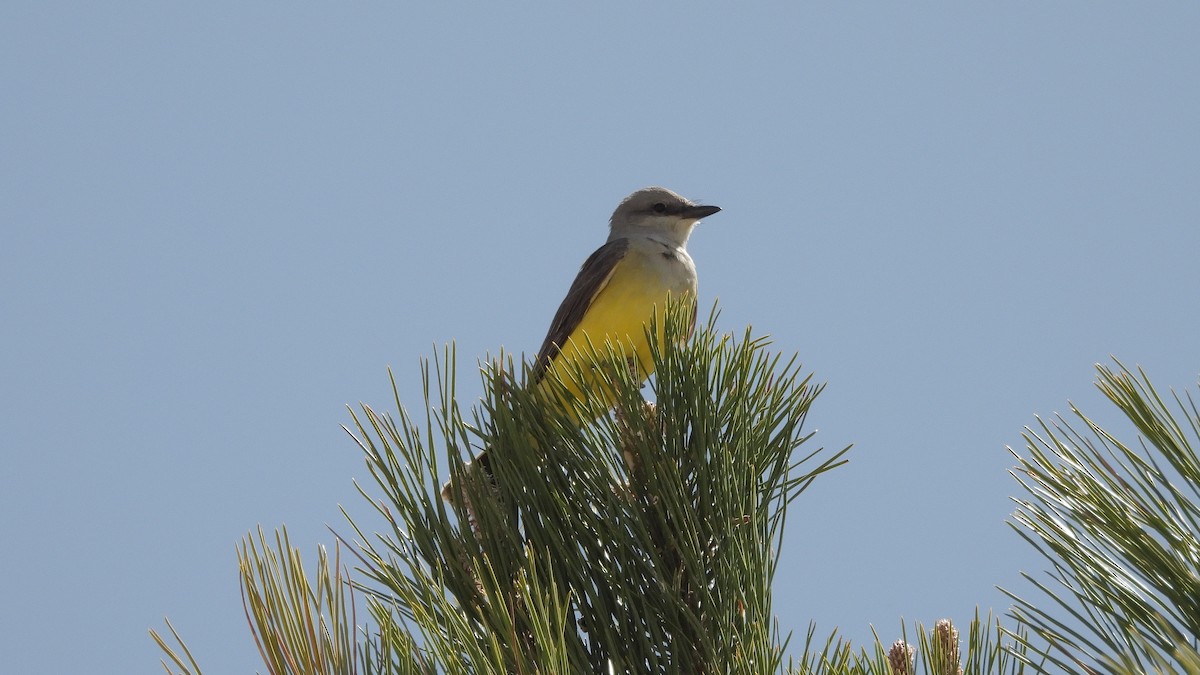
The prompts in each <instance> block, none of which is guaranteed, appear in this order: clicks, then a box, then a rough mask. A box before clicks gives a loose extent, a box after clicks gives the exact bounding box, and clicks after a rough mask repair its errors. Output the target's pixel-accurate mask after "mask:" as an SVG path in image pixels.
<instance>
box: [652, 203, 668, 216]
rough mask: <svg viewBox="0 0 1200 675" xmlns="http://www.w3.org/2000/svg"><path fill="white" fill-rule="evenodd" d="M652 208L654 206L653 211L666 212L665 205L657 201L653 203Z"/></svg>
mask: <svg viewBox="0 0 1200 675" xmlns="http://www.w3.org/2000/svg"><path fill="white" fill-rule="evenodd" d="M653 208H654V212H655V213H666V212H667V205H666V204H664V203H662V202H658V203H657V204H655V205H654V206H653Z"/></svg>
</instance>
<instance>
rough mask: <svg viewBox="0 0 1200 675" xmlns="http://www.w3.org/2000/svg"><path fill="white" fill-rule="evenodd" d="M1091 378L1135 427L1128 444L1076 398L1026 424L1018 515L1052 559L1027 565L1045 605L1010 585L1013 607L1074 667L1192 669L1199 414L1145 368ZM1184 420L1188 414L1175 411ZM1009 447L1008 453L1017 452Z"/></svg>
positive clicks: (1067, 667) (1196, 628) (1197, 606)
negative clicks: (1159, 387)
mask: <svg viewBox="0 0 1200 675" xmlns="http://www.w3.org/2000/svg"><path fill="white" fill-rule="evenodd" d="M1097 368H1098V370H1099V381H1098V382H1097V386H1098V387H1099V388H1100V390H1101V391H1102V392H1103V393H1104V394H1105V396H1107V397H1108V399H1109V400H1110V401H1111V402H1112V403H1113V404H1114V405H1116V406H1117V408H1118V409H1119V410H1120V411H1121V412H1122V413H1123V414H1124V415H1125V416H1126V418H1128V419H1129V421H1130V422H1132V424H1133V425H1134V427H1135V428H1136V429H1137V431H1138V436H1139V437H1138V443H1136V444H1127V443H1125V442H1123V441H1121V440H1119V439H1118V438H1116V436H1115V435H1113V434H1111V433H1109V432H1107V431H1105V430H1104V429H1103V428H1102V427H1101V426H1100V425H1099V424H1098V423H1097V422H1096V421H1094V420H1093V419H1092V418H1090V417H1088V416H1086V415H1084V414H1083V413H1082V412H1081V411H1079V410H1078V409H1077V408H1075V407H1074V406H1073V405H1072V406H1071V412H1072V415H1073V416H1074V417H1075V419H1076V421H1077V423H1078V424H1080V425H1081V426H1082V427H1083V428H1084V429H1085V430H1086V431H1085V432H1079V431H1077V430H1076V429H1075V428H1073V427H1072V426H1071V424H1070V423H1069V422H1068V421H1067V420H1066V419H1064V418H1062V417H1058V418H1056V419H1055V420H1053V421H1049V422H1048V421H1044V420H1039V426H1038V427H1037V429H1027V431H1026V435H1025V440H1026V450H1027V452H1028V455H1029V456H1028V457H1024V458H1022V457H1020V456H1018V460H1019V462H1020V465H1019V466H1018V468H1017V469H1016V471H1015V472H1014V474H1013V475H1014V477H1016V478H1017V480H1018V482H1020V484H1021V485H1022V487H1023V488H1024V489H1025V490H1026V491H1027V492H1028V493H1029V496H1028V497H1027V498H1026V499H1024V500H1017V504H1018V508H1017V511H1016V512H1015V514H1014V516H1013V517H1014V520H1015V522H1014V523H1013V527H1014V528H1015V529H1017V531H1018V532H1020V533H1021V534H1022V536H1023V537H1024V538H1025V539H1026V540H1027V541H1029V542H1030V543H1031V544H1032V545H1033V546H1034V547H1035V548H1036V549H1037V550H1038V551H1039V552H1040V553H1041V554H1042V555H1043V556H1045V557H1046V559H1047V560H1048V561H1049V562H1050V563H1051V565H1052V566H1053V570H1054V571H1053V572H1051V573H1050V579H1051V583H1042V582H1040V581H1038V580H1037V579H1035V578H1034V577H1032V576H1030V575H1026V578H1027V579H1029V580H1030V581H1031V582H1033V583H1034V586H1035V588H1036V589H1037V590H1038V591H1039V594H1040V595H1042V596H1044V597H1045V598H1046V599H1047V600H1049V604H1048V607H1047V608H1041V607H1039V606H1037V605H1036V604H1035V603H1034V602H1033V601H1032V600H1029V599H1025V598H1021V597H1018V596H1017V595H1015V594H1013V593H1012V592H1010V591H1006V593H1008V594H1009V595H1010V596H1011V597H1012V598H1013V600H1014V601H1015V602H1016V606H1015V608H1014V610H1013V615H1014V617H1015V618H1017V619H1018V620H1019V621H1020V622H1021V623H1022V624H1024V625H1026V626H1028V627H1029V628H1030V630H1031V631H1032V632H1033V633H1034V634H1036V635H1038V636H1040V637H1041V638H1042V639H1044V640H1045V641H1046V642H1047V643H1048V645H1049V646H1046V647H1041V648H1039V649H1038V650H1037V651H1038V652H1039V653H1041V654H1042V655H1043V656H1044V657H1045V658H1046V659H1047V660H1048V661H1050V662H1051V663H1053V664H1055V665H1056V666H1057V667H1059V668H1061V669H1062V670H1063V671H1065V672H1069V673H1097V672H1130V671H1137V672H1193V671H1189V670H1188V669H1189V668H1192V667H1193V665H1192V664H1194V663H1195V662H1196V660H1197V653H1196V645H1197V639H1198V638H1200V528H1198V527H1197V524H1198V523H1200V458H1198V457H1197V454H1196V450H1197V448H1200V444H1198V440H1200V415H1198V414H1197V409H1196V406H1195V404H1194V402H1193V401H1192V398H1191V396H1190V394H1189V395H1187V396H1186V397H1184V398H1181V397H1179V396H1178V395H1176V396H1175V397H1174V403H1175V407H1174V408H1172V407H1171V406H1170V405H1168V404H1167V403H1166V402H1165V401H1164V400H1163V399H1162V397H1160V396H1159V394H1158V393H1157V391H1155V389H1154V387H1153V385H1152V384H1151V382H1150V380H1149V378H1148V377H1146V375H1145V373H1143V372H1141V371H1138V373H1136V374H1135V373H1133V372H1132V371H1130V370H1128V369H1127V368H1125V367H1124V366H1123V365H1121V364H1120V363H1117V369H1116V370H1112V369H1109V368H1106V367H1104V366H1098V367H1097ZM1180 420H1183V421H1184V422H1183V423H1181V422H1180ZM1014 454H1015V453H1014Z"/></svg>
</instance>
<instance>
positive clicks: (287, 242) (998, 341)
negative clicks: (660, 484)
mask: <svg viewBox="0 0 1200 675" xmlns="http://www.w3.org/2000/svg"><path fill="white" fill-rule="evenodd" d="M414 5H415V3H414ZM1197 34H1200V7H1198V6H1197V5H1195V4H1190V3H1163V4H1154V5H1150V6H1147V5H1134V4H1129V3H1125V4H1120V5H1118V4H1097V3H1080V2H1064V3H1036V2H1016V3H1002V4H996V3H991V4H983V3H971V4H966V3H950V2H927V3H920V4H918V5H915V6H914V5H911V4H909V3H906V4H905V6H901V5H899V4H883V5H880V4H865V3H822V4H804V5H801V4H799V3H774V4H772V3H761V4H758V5H757V6H754V7H749V8H748V7H744V6H740V7H738V8H733V7H731V6H728V5H717V4H710V5H706V6H696V5H693V4H684V3H669V4H661V5H657V6H654V7H645V6H642V5H640V4H636V5H635V4H632V3H606V4H605V5H604V6H603V7H587V8H579V7H564V6H541V7H536V6H524V7H511V6H510V7H502V6H489V7H480V8H474V9H465V8H463V7H449V6H446V7H443V6H440V5H436V6H435V5H428V6H411V7H408V6H400V5H399V4H397V5H395V6H386V7H378V6H364V5H356V6H353V7H349V6H338V7H333V6H316V5H311V4H308V5H295V4H284V3H253V4H251V3H203V4H202V5H194V6H193V5H186V4H180V3H166V4H164V3H106V4H105V5H104V6H101V5H98V4H84V3H55V2H36V3H33V2H9V3H5V4H4V5H3V7H0V84H2V87H3V90H4V92H5V96H4V101H3V103H2V104H0V224H2V225H3V240H2V241H3V245H2V246H0V314H2V316H3V321H2V322H0V342H2V344H3V345H4V349H3V350H0V382H3V385H2V386H0V452H2V455H0V456H2V458H3V470H0V540H2V541H3V545H4V550H5V553H4V555H3V561H2V562H0V569H2V571H3V575H4V577H5V579H6V580H8V591H7V593H6V599H5V603H4V604H5V606H6V607H7V608H8V611H6V612H4V613H3V616H0V652H2V653H4V655H5V662H6V666H7V667H8V668H11V669H12V672H23V673H37V672H60V671H61V670H63V668H64V663H76V664H78V663H81V662H82V663H87V664H88V665H89V670H93V671H95V672H129V673H133V672H145V673H150V672H160V671H159V670H158V666H157V660H158V653H157V649H156V647H155V646H154V645H153V644H152V642H151V641H150V640H149V638H148V637H147V636H146V629H147V628H148V627H160V626H161V625H162V623H161V620H162V617H163V616H169V617H171V619H172V621H173V622H174V623H175V624H176V626H177V627H178V628H179V629H180V630H181V631H182V633H183V634H184V635H185V637H187V638H188V640H189V642H190V644H191V646H192V648H193V649H194V650H195V653H196V654H197V656H198V658H199V659H200V661H201V664H202V665H205V666H206V668H207V669H209V672H213V673H221V672H249V671H252V670H256V669H261V667H260V664H259V662H258V660H257V656H256V654H255V652H254V647H253V645H252V643H251V640H250V638H249V634H248V632H247V629H246V626H245V623H244V618H243V615H242V608H241V601H240V597H239V593H238V586H237V574H236V565H235V558H234V547H235V545H236V543H237V542H238V540H239V539H240V537H241V536H243V534H245V533H246V532H247V531H248V530H250V529H252V528H254V527H255V526H256V525H258V524H260V523H261V524H263V525H264V526H266V527H268V528H270V527H275V526H277V525H280V524H287V525H288V527H289V528H290V530H291V533H292V541H293V543H296V544H298V545H301V546H303V547H305V548H306V550H307V552H308V555H309V557H310V558H312V559H315V547H316V545H317V544H318V543H324V544H330V543H331V542H332V536H331V535H330V534H329V533H328V531H327V530H326V529H325V525H326V524H327V523H328V524H330V525H332V526H334V527H335V528H339V529H343V530H344V529H345V528H344V521H343V519H342V516H341V515H340V513H339V504H341V505H344V506H345V507H346V508H347V509H348V510H349V511H350V512H351V513H352V514H362V515H363V516H364V517H365V516H367V515H368V514H369V507H368V506H367V505H366V504H365V503H364V502H363V501H362V499H361V497H359V496H358V494H357V493H356V491H355V489H354V487H353V484H352V480H353V479H359V480H360V481H361V480H364V479H369V477H368V476H367V473H366V471H365V469H364V466H363V462H362V460H361V458H360V457H359V455H358V452H357V449H356V448H355V446H353V444H352V443H351V442H350V440H349V439H348V438H347V437H346V436H345V435H344V432H342V431H341V429H340V428H339V425H340V424H342V423H345V422H347V421H348V415H347V414H346V412H345V409H344V406H345V405H346V404H354V403H356V402H358V401H365V402H368V403H372V404H375V405H378V406H379V407H386V406H387V404H388V401H389V394H390V390H389V383H388V380H387V373H386V367H387V366H388V365H391V366H393V367H394V368H395V370H396V372H397V374H398V376H399V382H400V386H401V392H400V393H401V397H402V399H403V400H404V401H405V402H406V404H407V405H408V406H409V407H410V408H419V406H420V401H421V397H420V388H419V384H420V382H419V378H418V365H419V360H420V359H421V358H422V357H426V356H429V355H431V354H432V353H433V350H434V346H435V345H440V344H442V343H444V342H447V341H450V340H454V341H456V344H457V347H458V353H459V355H460V359H461V363H460V366H461V368H462V371H463V373H464V375H463V377H462V387H461V391H462V393H463V395H464V397H465V398H468V400H469V399H471V398H474V397H475V396H477V395H478V392H479V384H478V380H477V378H476V377H474V375H473V371H474V364H475V362H476V360H477V359H482V358H486V356H487V355H488V354H489V353H492V354H494V353H496V352H497V351H498V350H499V349H501V348H505V349H508V350H514V351H518V352H519V351H526V352H532V351H534V350H536V349H537V347H538V346H539V345H540V343H541V340H542V337H543V335H544V333H545V330H546V327H547V325H548V322H549V319H550V317H551V315H552V314H553V312H554V309H555V308H556V306H557V303H558V301H559V300H560V299H561V297H562V295H563V294H564V293H565V291H566V288H567V286H568V284H569V283H570V281H571V278H572V277H573V275H574V273H575V271H576V270H577V268H578V266H579V264H580V263H581V262H582V261H583V259H584V258H585V257H586V256H587V254H588V253H590V252H591V250H592V249H593V248H595V247H596V246H597V245H598V244H599V243H600V242H601V241H602V239H603V237H604V235H605V223H606V219H607V217H608V215H609V214H610V213H611V211H612V208H613V207H614V206H615V205H616V203H617V201H618V200H619V199H620V198H622V197H623V196H625V195H626V194H627V193H629V192H630V191H632V190H634V189H636V188H638V187H642V186H644V185H651V184H660V185H665V186H667V187H670V188H672V189H675V190H677V191H679V192H681V193H683V194H685V195H687V196H689V197H692V198H695V199H700V200H704V201H706V202H707V203H713V204H718V205H720V206H722V207H723V208H724V211H723V212H722V213H720V214H719V215H717V216H714V217H713V218H710V219H708V220H706V221H705V222H704V223H702V224H701V226H700V227H699V229H698V230H697V232H696V233H695V234H694V235H693V237H692V241H691V244H690V250H691V252H692V255H693V257H694V258H695V259H696V262H697V265H698V267H699V270H700V290H701V304H702V305H707V304H708V303H711V302H712V301H713V300H714V299H719V300H720V303H721V306H722V309H723V314H722V319H721V324H722V326H723V327H725V328H726V329H728V330H730V331H733V332H737V333H740V332H741V331H742V330H743V329H744V328H745V326H747V325H753V327H754V329H755V331H756V332H759V333H768V334H770V335H772V336H774V338H775V340H776V348H777V349H779V350H781V351H784V352H787V353H789V354H790V353H792V352H796V353H799V355H800V359H801V361H802V362H803V363H804V364H805V367H806V368H807V369H809V370H810V371H812V372H814V373H815V374H816V377H817V379H818V380H821V381H826V382H828V389H827V390H826V391H825V393H824V394H823V395H822V396H821V398H820V399H818V401H817V404H816V405H815V407H814V409H813V411H812V414H811V416H810V418H809V422H810V424H811V425H812V427H813V428H816V429H818V430H819V433H818V435H817V437H816V439H815V440H816V441H818V442H820V443H821V444H823V445H825V446H826V447H829V448H840V447H842V446H844V445H846V444H849V443H854V444H855V449H854V450H853V451H852V454H851V463H850V464H849V465H848V466H846V467H843V468H841V469H839V470H837V471H836V472H834V473H832V474H830V475H828V476H826V477H824V478H822V479H821V480H820V481H818V482H817V484H816V485H815V486H814V487H813V488H812V489H811V491H810V492H808V493H806V494H805V495H804V496H803V497H802V498H801V499H800V500H798V501H797V502H796V511H795V514H796V515H795V516H793V517H792V518H790V519H789V527H790V529H789V531H788V533H787V539H786V546H785V550H784V552H783V555H784V566H783V571H782V573H781V576H780V578H779V579H778V580H777V583H776V603H777V609H778V612H779V615H780V620H781V624H782V626H783V627H784V628H785V629H789V628H790V629H795V630H797V631H798V632H801V633H802V632H803V631H804V630H805V628H806V626H807V625H808V622H809V621H810V620H813V621H816V622H817V624H818V632H819V633H822V634H824V633H826V632H827V631H828V630H830V629H832V628H833V627H835V626H837V627H840V629H841V631H842V632H844V634H846V635H847V636H849V637H851V638H854V639H856V640H865V639H868V638H869V636H870V634H871V633H870V626H871V625H874V626H875V627H876V628H877V630H879V632H880V634H881V636H882V637H884V638H885V639H888V640H890V639H893V638H894V637H896V636H897V633H898V626H899V619H900V617H901V616H904V617H906V618H909V619H915V620H920V621H923V622H926V623H932V622H933V621H934V620H936V619H938V618H941V617H944V616H948V617H951V618H954V619H955V620H957V621H958V622H959V623H960V625H965V622H966V621H967V619H968V618H969V617H970V616H971V615H972V614H973V613H974V611H975V608H976V606H977V605H978V606H980V607H981V608H982V609H983V610H984V611H985V612H986V610H987V609H989V608H992V609H995V610H996V611H998V612H1003V611H1005V610H1006V609H1007V607H1008V603H1007V602H1006V601H1005V598H1004V597H1003V596H1002V595H1001V594H1000V593H999V592H998V591H997V590H995V586H996V585H1004V586H1008V587H1011V588H1014V589H1016V590H1018V591H1028V586H1026V585H1023V584H1022V583H1021V581H1020V578H1019V573H1020V571H1022V570H1027V571H1038V570H1041V569H1043V568H1044V564H1043V563H1042V562H1041V561H1040V560H1039V559H1038V558H1037V557H1036V556H1035V554H1034V553H1033V552H1032V550H1031V549H1030V548H1029V547H1028V546H1027V545H1025V544H1024V543H1023V542H1022V541H1021V540H1020V539H1019V538H1018V537H1017V536H1016V535H1015V534H1014V533H1012V532H1011V531H1010V530H1009V528H1008V527H1007V526H1006V525H1005V524H1004V523H1005V519H1006V517H1007V515H1008V514H1009V513H1010V512H1011V510H1012V505H1011V502H1010V501H1009V498H1010V497H1011V496H1012V495H1013V494H1015V491H1016V484H1015V482H1014V481H1013V480H1012V478H1011V477H1009V476H1008V474H1007V471H1008V469H1009V468H1010V467H1011V466H1012V464H1013V460H1012V458H1011V456H1010V455H1009V453H1008V452H1007V451H1006V450H1005V446H1007V445H1012V446H1017V447H1020V446H1021V432H1022V429H1023V427H1024V426H1025V425H1027V424H1031V423H1033V422H1034V419H1035V418H1034V416H1035V415H1036V414H1043V415H1046V414H1052V413H1053V412H1055V411H1059V410H1064V409H1065V408H1066V404H1067V401H1068V399H1070V400H1074V401H1076V402H1077V403H1078V404H1079V405H1080V406H1081V407H1083V408H1084V409H1085V410H1086V411H1088V412H1091V413H1092V414H1093V415H1095V416H1096V417H1097V418H1099V419H1100V420H1101V421H1102V422H1109V423H1111V424H1112V425H1113V426H1115V427H1118V428H1122V427H1120V425H1118V424H1117V419H1116V417H1115V416H1114V414H1113V412H1112V411H1111V410H1110V409H1108V408H1107V407H1106V406H1105V405H1104V404H1103V402H1102V401H1101V397H1100V395H1099V394H1098V393H1096V392H1095V391H1094V389H1093V387H1092V385H1091V381H1092V379H1093V372H1094V371H1093V364H1094V363H1096V362H1107V361H1108V359H1109V355H1115V356H1117V357H1118V358H1121V359H1123V360H1125V361H1126V362H1128V363H1129V364H1135V363H1136V364H1141V365H1143V366H1144V367H1145V368H1146V369H1147V371H1148V372H1149V374H1150V375H1151V377H1152V378H1154V379H1155V381H1156V383H1157V384H1159V385H1161V386H1163V387H1167V386H1173V387H1177V388H1184V387H1193V386H1194V384H1195V382H1196V378H1197V375H1198V374H1200V351H1198V350H1197V348H1196V345H1197V335H1200V312H1197V311H1196V309H1197V306H1196V298H1197V297H1198V294H1200V270H1198V269H1197V262H1196V260H1197V252H1200V228H1198V227H1197V224H1198V223H1200V189H1198V186H1200V126H1198V125H1197V123H1196V120H1198V119H1200V87H1197V86H1196V83H1197V82H1200V47H1197V44H1196V38H1195V36H1196V35H1197Z"/></svg>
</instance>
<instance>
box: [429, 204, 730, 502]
mask: <svg viewBox="0 0 1200 675" xmlns="http://www.w3.org/2000/svg"><path fill="white" fill-rule="evenodd" d="M720 210H721V208H720V207H718V206H711V205H704V204H698V203H696V202H693V201H691V200H689V199H687V198H685V197H683V196H681V195H679V194H677V193H675V192H672V191H671V190H668V189H667V188H663V187H646V188H642V189H640V190H637V191H636V192H634V193H632V194H630V195H629V196H628V197H626V198H625V199H623V200H622V201H621V203H620V204H618V205H617V208H616V210H614V211H613V214H612V217H611V218H610V219H609V222H608V225H609V231H608V238H607V240H606V241H605V242H604V244H603V245H601V246H600V248H598V249H596V250H595V251H594V252H593V253H592V254H591V255H590V256H588V258H587V260H585V261H584V263H583V265H582V266H581V267H580V269H579V273H578V274H577V275H576V276H575V280H574V281H573V282H572V283H571V287H570V289H569V290H568V291H567V295H566V297H565V298H564V299H563V301H562V304H560V305H559V307H558V311H557V312H555V314H554V318H553V319H552V320H551V321H550V328H549V330H548V331H547V332H546V337H545V339H544V340H543V342H542V346H541V348H540V349H539V350H538V353H537V356H536V357H535V359H534V361H533V364H532V366H531V371H530V378H529V383H530V385H531V386H533V387H537V388H538V390H539V391H540V392H541V393H543V394H546V395H547V396H548V397H549V400H553V399H555V398H557V399H558V402H559V404H561V405H563V407H564V408H566V410H567V411H568V414H569V415H572V416H573V417H575V419H577V420H578V417H577V416H578V413H577V412H576V408H575V406H573V405H571V403H572V400H571V399H582V398H584V396H585V395H586V394H585V391H584V390H585V389H588V390H590V391H592V392H596V391H599V392H600V393H601V395H603V396H605V397H606V400H605V403H607V406H608V407H611V406H612V405H613V404H614V403H615V396H616V395H615V393H613V392H612V391H608V390H607V389H606V388H604V387H599V388H598V389H597V388H595V386H594V385H595V381H594V379H592V378H589V377H587V375H586V374H587V373H588V372H589V371H591V370H592V368H593V367H594V365H595V364H594V363H593V361H594V359H595V358H596V356H597V355H603V354H605V353H606V350H605V345H606V344H607V345H609V346H611V347H612V348H613V349H614V350H618V352H619V353H622V354H623V355H624V356H625V357H626V358H627V360H628V362H629V367H630V370H631V372H632V373H633V374H634V375H635V377H637V378H638V380H639V381H640V382H644V381H645V380H646V379H647V378H649V377H650V375H652V374H653V372H654V362H653V360H652V358H651V354H650V342H649V339H648V336H647V328H648V327H649V326H650V324H651V321H652V320H654V318H655V317H656V316H657V321H658V322H659V323H660V325H661V322H662V321H663V320H664V319H665V316H664V313H665V310H666V306H667V302H668V299H670V301H671V302H672V303H687V304H689V305H690V309H691V313H692V314H691V316H692V326H693V327H694V325H695V317H696V291H697V275H696V264H695V262H694V261H693V260H692V257H691V256H690V255H688V252H687V242H688V237H689V236H691V233H692V230H693V229H694V228H695V227H696V224H697V223H698V222H700V220H701V219H703V218H707V217H708V216H711V215H713V214H715V213H717V212H719V211H720ZM659 330H660V331H661V328H660V329H659ZM580 372H582V373H584V374H585V377H584V381H580V379H579V378H578V377H576V376H574V375H573V373H580ZM552 381H554V382H556V383H559V384H551V382H552ZM593 395H594V394H593ZM578 421H579V422H584V421H585V420H578ZM489 461H490V458H489V457H488V456H487V451H486V449H485V450H484V452H483V453H482V454H480V455H479V456H477V457H476V458H475V462H476V463H478V464H479V465H481V466H482V467H483V468H484V470H485V471H487V472H488V473H489V474H490V465H489ZM442 496H443V498H445V499H446V500H447V501H451V498H452V496H453V495H452V491H451V490H450V483H447V484H446V487H445V488H443V490H442Z"/></svg>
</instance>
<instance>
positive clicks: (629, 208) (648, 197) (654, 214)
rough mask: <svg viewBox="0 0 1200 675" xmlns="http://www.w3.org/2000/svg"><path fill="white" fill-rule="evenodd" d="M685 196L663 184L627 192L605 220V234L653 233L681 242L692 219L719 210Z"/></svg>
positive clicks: (627, 235) (626, 235) (690, 227)
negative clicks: (606, 232)
mask: <svg viewBox="0 0 1200 675" xmlns="http://www.w3.org/2000/svg"><path fill="white" fill-rule="evenodd" d="M720 210H721V208H720V207H718V206H704V205H702V204H696V203H694V202H692V201H690V200H688V199H685V198H683V197H681V196H679V195H677V194H675V193H674V192H671V191H670V190H668V189H666V188H661V187H648V188H642V189H641V190H638V191H637V192H635V193H633V194H631V195H629V196H628V197H626V198H625V200H624V201H622V202H621V204H620V205H619V206H617V210H616V211H613V214H612V218H611V219H610V220H609V221H608V224H609V228H611V230H610V232H609V235H608V238H609V239H610V240H612V239H619V238H621V237H629V236H644V235H646V234H657V235H660V236H665V237H666V238H668V239H670V240H671V241H673V242H674V243H677V244H679V245H680V246H683V245H684V244H686V243H687V239H688V235H689V234H691V232H692V228H693V227H695V226H696V222H697V221H699V220H700V219H701V218H704V217H706V216H711V215H712V214H714V213H716V212H717V211H720Z"/></svg>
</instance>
